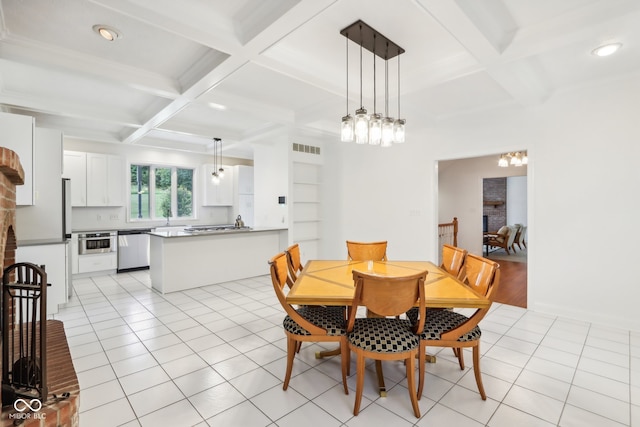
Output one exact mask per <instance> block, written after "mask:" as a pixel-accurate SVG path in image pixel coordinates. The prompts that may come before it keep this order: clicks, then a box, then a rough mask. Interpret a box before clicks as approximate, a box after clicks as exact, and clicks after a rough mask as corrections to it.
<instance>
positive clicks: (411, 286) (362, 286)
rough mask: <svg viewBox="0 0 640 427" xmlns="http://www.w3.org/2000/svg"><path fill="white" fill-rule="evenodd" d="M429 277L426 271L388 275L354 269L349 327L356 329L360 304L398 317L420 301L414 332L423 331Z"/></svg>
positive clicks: (380, 312) (369, 309)
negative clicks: (407, 274)
mask: <svg viewBox="0 0 640 427" xmlns="http://www.w3.org/2000/svg"><path fill="white" fill-rule="evenodd" d="M426 277H427V272H426V271H423V272H421V273H417V274H413V275H411V276H402V277H387V276H379V275H375V274H367V273H363V272H361V271H356V270H354V271H353V281H354V283H355V292H354V297H353V304H352V307H351V310H350V312H349V323H348V325H347V330H352V329H353V323H354V321H355V317H356V312H357V309H358V307H359V306H364V307H367V309H368V311H370V312H373V313H376V314H377V315H379V316H397V315H400V314H403V313H406V312H407V310H409V309H410V308H412V307H414V306H415V305H416V303H418V313H419V314H418V323H417V324H416V325H414V331H415V332H417V331H422V329H423V328H424V319H425V304H426V301H425V297H424V281H425V278H426Z"/></svg>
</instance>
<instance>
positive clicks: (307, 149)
mask: <svg viewBox="0 0 640 427" xmlns="http://www.w3.org/2000/svg"><path fill="white" fill-rule="evenodd" d="M293 151H298V152H300V153H308V154H320V147H314V146H313V145H304V144H296V143H295V142H294V143H293Z"/></svg>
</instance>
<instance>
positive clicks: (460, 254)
mask: <svg viewBox="0 0 640 427" xmlns="http://www.w3.org/2000/svg"><path fill="white" fill-rule="evenodd" d="M466 258H467V250H466V249H462V248H458V247H456V246H451V245H446V244H445V245H442V264H441V265H440V267H441V268H442V269H443V270H444V271H446V272H447V273H449V274H451V275H452V276H455V277H457V278H458V279H462V278H463V277H464V262H465V260H466Z"/></svg>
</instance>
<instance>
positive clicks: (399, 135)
mask: <svg viewBox="0 0 640 427" xmlns="http://www.w3.org/2000/svg"><path fill="white" fill-rule="evenodd" d="M405 123H406V120H405V119H397V120H396V121H395V122H394V123H393V142H395V143H398V144H402V143H403V142H404V124H405Z"/></svg>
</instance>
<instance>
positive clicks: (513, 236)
mask: <svg viewBox="0 0 640 427" xmlns="http://www.w3.org/2000/svg"><path fill="white" fill-rule="evenodd" d="M517 233H518V230H517V228H516V227H514V226H511V225H510V226H509V235H508V236H507V248H510V247H511V245H513V242H514V241H515V240H516V234H517Z"/></svg>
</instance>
